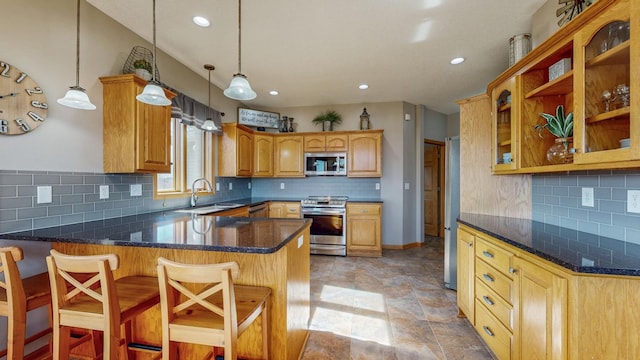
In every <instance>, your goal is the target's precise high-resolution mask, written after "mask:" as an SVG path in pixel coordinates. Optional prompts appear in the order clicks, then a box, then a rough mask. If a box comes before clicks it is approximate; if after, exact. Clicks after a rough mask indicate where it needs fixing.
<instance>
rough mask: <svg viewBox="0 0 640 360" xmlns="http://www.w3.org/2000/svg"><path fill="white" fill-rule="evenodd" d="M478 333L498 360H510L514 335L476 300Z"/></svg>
mask: <svg viewBox="0 0 640 360" xmlns="http://www.w3.org/2000/svg"><path fill="white" fill-rule="evenodd" d="M476 331H477V332H478V334H480V337H482V339H483V340H484V341H485V342H486V343H487V345H488V346H489V348H490V349H491V351H493V353H494V354H495V355H496V357H497V358H498V360H510V359H511V351H512V347H513V335H512V334H511V332H510V331H509V330H507V328H505V327H504V326H503V325H502V324H501V323H500V321H498V320H497V319H496V318H495V317H493V316H492V315H491V313H490V312H489V310H487V308H486V307H485V306H484V305H483V303H482V302H481V301H480V300H478V299H476Z"/></svg>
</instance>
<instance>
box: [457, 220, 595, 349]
mask: <svg viewBox="0 0 640 360" xmlns="http://www.w3.org/2000/svg"><path fill="white" fill-rule="evenodd" d="M474 241H475V242H474ZM472 242H474V246H475V250H474V251H473V252H472V251H469V250H468V248H469V247H468V245H467V244H469V243H472ZM471 252H472V253H473V255H474V257H475V259H474V260H475V266H468V265H467V264H462V265H461V262H463V263H464V262H467V263H469V262H471V260H470V257H471V255H470V254H469V253H471ZM458 271H459V273H458V294H457V296H458V306H459V307H460V310H461V311H463V312H464V310H465V308H466V307H469V306H470V305H469V302H470V298H474V301H475V322H474V319H473V318H471V317H469V315H468V313H466V312H465V313H466V314H467V317H469V320H470V321H471V322H472V324H473V325H474V326H475V328H476V331H477V332H478V334H479V335H480V337H482V339H483V340H484V341H485V342H486V343H487V345H488V346H489V347H490V348H491V350H492V351H493V353H494V354H495V355H496V357H497V358H498V359H499V360H504V359H519V360H530V359H531V360H538V359H549V360H550V359H567V358H568V355H567V353H568V348H569V347H570V346H569V341H568V328H567V324H568V319H569V311H568V303H569V292H568V289H569V287H570V283H571V281H572V279H574V277H573V276H572V275H571V271H569V270H566V269H563V268H560V267H559V266H557V265H555V264H551V263H549V262H547V261H545V260H542V259H540V258H538V257H536V256H534V255H531V254H529V253H526V252H523V251H521V250H520V249H517V248H515V247H512V246H510V245H507V244H505V243H504V242H502V241H500V240H496V239H494V238H492V237H490V236H488V235H486V234H484V233H481V232H479V231H477V230H475V229H471V228H469V227H467V226H464V225H460V227H459V228H458ZM474 277H475V288H471V286H470V283H471V281H470V279H473V278H474ZM469 289H470V290H469ZM469 291H471V292H472V294H473V295H472V296H470V295H469V294H468V292H469ZM467 311H473V310H468V309H467ZM591 326H593V325H591ZM575 358H590V357H575Z"/></svg>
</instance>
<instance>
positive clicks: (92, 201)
mask: <svg viewBox="0 0 640 360" xmlns="http://www.w3.org/2000/svg"><path fill="white" fill-rule="evenodd" d="M215 182H216V183H217V184H219V188H220V190H219V191H216V193H215V195H212V196H200V200H199V201H200V202H201V203H204V204H206V203H211V202H223V201H229V200H234V199H244V198H249V197H251V196H253V197H266V198H303V197H306V196H309V195H349V196H350V197H352V198H366V199H379V198H380V190H376V184H379V183H380V179H368V178H366V179H355V178H347V177H309V178H301V179H291V178H286V179H257V178H256V179H246V178H231V177H217V178H216V181H215ZM135 184H140V185H142V195H140V196H131V186H132V185H135ZM230 184H231V185H232V186H231V187H232V190H229V187H230V186H229V185H230ZM250 184H251V186H250ZM281 185H282V186H284V189H281V188H280V187H281ZM100 186H108V187H109V198H108V199H100ZM214 186H215V184H214ZM38 187H51V202H48V203H42V204H38V201H37V195H38V194H37V193H38ZM250 187H251V188H250ZM186 206H189V198H188V197H183V198H177V199H166V200H162V199H161V200H154V199H153V175H146V174H102V173H84V172H52V171H22V170H21V171H15V170H0V233H5V232H14V231H23V230H30V229H40V228H46V227H50V226H57V225H67V224H75V223H81V222H86V221H93V220H103V219H110V218H117V217H121V216H127V215H136V214H143V213H148V212H154V211H162V210H169V209H178V208H183V207H186Z"/></svg>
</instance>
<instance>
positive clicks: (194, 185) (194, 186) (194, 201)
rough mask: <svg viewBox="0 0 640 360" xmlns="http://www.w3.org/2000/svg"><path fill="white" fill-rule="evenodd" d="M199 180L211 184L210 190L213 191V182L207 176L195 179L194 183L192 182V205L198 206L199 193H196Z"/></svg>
mask: <svg viewBox="0 0 640 360" xmlns="http://www.w3.org/2000/svg"><path fill="white" fill-rule="evenodd" d="M198 181H204V182H205V184H207V185H208V186H209V191H210V192H213V187H212V186H211V183H210V182H209V180H207V179H205V178H199V179H195V180H193V184H191V207H194V206H196V204H197V203H198V195H196V183H197V182H198Z"/></svg>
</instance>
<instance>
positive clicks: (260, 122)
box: [238, 108, 280, 129]
mask: <svg viewBox="0 0 640 360" xmlns="http://www.w3.org/2000/svg"><path fill="white" fill-rule="evenodd" d="M279 120H280V113H274V112H269V111H260V110H253V109H246V108H238V123H239V124H242V125H248V126H257V127H265V128H274V129H277V128H278V121H279Z"/></svg>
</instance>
